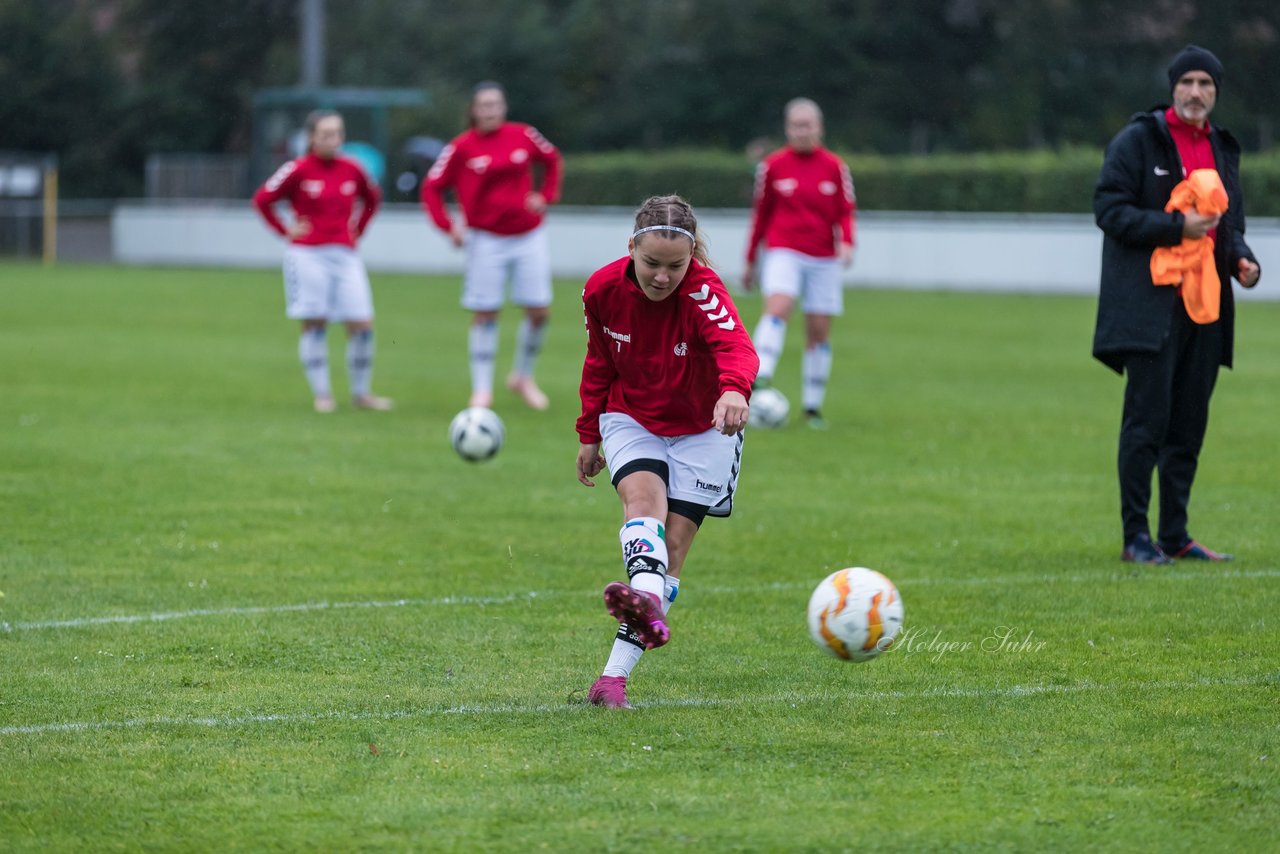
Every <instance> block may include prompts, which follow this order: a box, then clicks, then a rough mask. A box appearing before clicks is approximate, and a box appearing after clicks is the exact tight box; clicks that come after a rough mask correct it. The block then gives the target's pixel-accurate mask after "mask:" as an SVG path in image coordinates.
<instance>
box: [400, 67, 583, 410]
mask: <svg viewBox="0 0 1280 854" xmlns="http://www.w3.org/2000/svg"><path fill="white" fill-rule="evenodd" d="M470 122H471V128H470V129H469V130H467V131H464V132H463V133H461V134H459V135H458V136H457V137H455V138H454V139H453V141H452V142H450V143H449V144H448V145H447V146H445V149H444V151H442V152H441V153H440V158H439V159H438V160H437V161H436V162H435V164H434V165H433V166H432V167H431V171H430V172H428V173H427V180H425V181H423V182H422V204H423V206H424V207H425V208H426V209H427V213H428V215H429V216H430V217H431V219H432V221H434V222H435V224H436V225H437V226H438V227H439V228H440V229H441V230H442V231H444V232H445V233H446V234H448V235H449V239H450V240H451V241H453V245H454V246H455V247H459V248H461V247H464V246H465V247H466V253H467V257H466V273H465V275H464V279H463V287H462V307H463V308H465V309H467V310H468V311H471V312H472V323H471V330H470V332H469V333H468V337H467V349H468V351H469V354H470V359H471V401H470V405H471V406H484V407H488V406H492V405H493V374H494V362H495V360H496V359H497V355H498V310H499V309H500V308H502V301H503V289H504V288H505V287H506V284H507V282H508V280H509V281H510V282H511V297H512V301H513V302H515V303H516V304H517V305H519V306H523V308H524V312H525V316H524V320H523V322H522V323H521V324H520V329H519V331H518V333H517V336H516V354H515V363H514V366H513V368H512V371H511V374H510V376H508V377H507V387H508V388H510V389H511V390H512V391H514V392H515V393H516V394H519V395H520V396H521V397H522V398H523V399H524V401H525V403H527V404H528V405H529V406H531V407H533V408H534V409H546V408H547V406H548V401H547V396H546V395H545V394H543V392H542V389H540V388H538V384H537V383H536V382H535V381H534V378H533V370H534V363H535V362H536V361H537V357H538V352H539V351H540V350H541V349H542V337H543V333H544V331H545V327H546V324H547V318H548V316H549V307H550V305H551V255H550V250H549V249H548V246H547V235H546V231H545V230H544V229H543V228H542V218H543V214H544V213H545V212H546V210H547V206H548V205H551V204H554V203H555V202H556V200H557V199H558V198H559V194H560V152H559V151H557V150H556V147H555V146H554V145H552V144H551V143H550V142H548V141H547V140H546V138H545V137H544V136H543V135H542V134H540V133H538V131H537V130H535V129H534V128H532V127H530V126H529V125H526V124H520V123H518V122H509V121H507V96H506V92H505V90H503V88H502V86H501V85H500V84H498V83H493V82H484V83H478V84H476V86H475V87H474V89H472V94H471V108H470ZM534 164H539V165H541V167H542V182H541V187H540V189H534V187H533V167H534ZM448 188H453V190H454V191H455V192H456V193H457V196H458V203H459V205H460V206H461V208H462V214H463V217H464V221H461V222H460V221H455V220H453V219H451V218H450V216H449V213H448V211H447V210H445V204H444V195H443V194H444V191H445V190H446V189H448Z"/></svg>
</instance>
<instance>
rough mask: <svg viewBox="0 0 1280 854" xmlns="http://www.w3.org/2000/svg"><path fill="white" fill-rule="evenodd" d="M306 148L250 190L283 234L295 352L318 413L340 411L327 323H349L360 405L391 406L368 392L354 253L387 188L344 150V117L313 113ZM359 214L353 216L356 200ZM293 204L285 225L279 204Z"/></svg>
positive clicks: (368, 329)
mask: <svg viewBox="0 0 1280 854" xmlns="http://www.w3.org/2000/svg"><path fill="white" fill-rule="evenodd" d="M305 127H306V131H307V139H308V151H307V153H306V154H304V155H303V156H302V157H299V158H298V159H296V160H291V161H289V162H288V163H286V164H284V165H283V166H281V167H280V168H279V169H278V170H276V173H275V174H274V175H272V176H271V177H270V178H269V179H267V182H266V183H265V184H263V185H262V186H261V187H260V188H258V191H257V192H256V193H254V195H253V204H254V206H255V207H256V208H257V209H258V212H259V213H260V214H262V218H263V219H265V220H266V221H267V225H269V226H271V228H272V229H273V230H275V231H276V232H277V233H279V234H280V235H282V236H284V237H287V238H289V244H290V245H289V248H288V249H287V250H285V255H284V293H285V314H286V315H287V316H288V317H290V318H292V319H294V320H300V321H302V335H301V337H300V338H299V341H298V357H299V358H300V359H301V360H302V369H303V371H304V373H305V374H306V377H307V383H308V384H309V385H310V386H311V394H312V396H313V398H314V406H315V410H316V412H333V411H334V409H336V408H337V405H336V403H335V402H334V399H333V390H332V388H331V387H330V384H329V345H328V340H327V338H326V326H327V324H328V322H329V321H331V320H332V321H343V322H345V323H346V325H347V375H348V377H349V379H350V385H351V400H352V403H354V404H355V406H356V407H357V408H358V409H375V410H386V409H390V408H391V401H390V400H388V399H387V398H385V397H378V396H377V395H375V394H373V393H372V391H370V386H371V385H372V381H373V293H372V291H371V290H370V288H369V275H368V273H366V272H365V268H364V263H363V262H362V261H361V260H360V256H359V255H357V254H356V250H355V246H356V241H357V240H359V239H360V237H361V236H362V235H363V234H364V230H365V228H367V227H368V225H369V221H370V220H371V219H373V215H374V214H375V213H377V211H378V205H379V204H380V203H381V201H382V193H381V192H380V191H379V190H378V187H377V185H376V184H374V183H372V182H371V181H370V180H369V177H368V176H367V175H365V172H364V170H363V169H361V168H360V166H359V165H358V164H357V163H356V162H355V161H354V160H352V159H351V158H349V157H343V156H342V155H341V154H340V153H339V151H340V150H341V148H342V143H343V141H344V139H345V138H346V132H345V129H344V127H343V122H342V116H340V115H338V114H337V113H335V112H333V111H332V110H316V111H315V112H313V113H311V114H310V115H308V116H307V118H306V123H305ZM357 199H359V201H360V205H361V208H360V215H359V217H358V218H357V219H355V221H354V222H353V221H352V216H353V214H354V211H355V203H356V200H357ZM282 201H283V202H288V203H289V204H290V205H291V206H292V207H293V212H294V220H293V223H292V224H291V225H287V226H286V225H285V224H284V222H283V221H282V220H281V219H280V217H279V215H277V214H276V212H275V204H276V203H277V202H282Z"/></svg>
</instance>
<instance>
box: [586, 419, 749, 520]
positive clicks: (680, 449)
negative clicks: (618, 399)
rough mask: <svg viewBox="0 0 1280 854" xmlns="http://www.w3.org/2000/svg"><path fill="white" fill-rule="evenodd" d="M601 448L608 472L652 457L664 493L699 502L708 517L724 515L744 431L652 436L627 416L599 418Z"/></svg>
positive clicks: (735, 487)
mask: <svg viewBox="0 0 1280 854" xmlns="http://www.w3.org/2000/svg"><path fill="white" fill-rule="evenodd" d="M600 436H601V450H602V451H603V453H604V458H605V461H606V463H607V464H608V466H609V471H610V472H611V473H612V472H618V471H621V470H622V469H623V468H624V467H625V466H627V465H628V464H629V463H632V462H636V461H637V460H656V461H658V462H660V463H666V465H667V469H668V478H667V496H668V497H669V498H677V499H679V500H681V501H688V502H689V503H690V504H700V505H702V506H703V507H706V508H708V509H707V515H708V516H728V515H729V513H730V512H732V510H733V499H734V496H735V493H737V491H738V473H739V472H740V471H741V470H742V441H743V435H742V434H741V433H739V434H738V435H736V436H726V435H724V434H723V433H721V432H720V431H718V430H715V429H711V430H707V431H706V432H703V433H694V434H692V435H689V436H655V435H654V434H652V433H650V432H649V431H648V430H646V429H645V428H644V427H643V426H641V425H640V423H639V422H637V421H636V420H635V419H634V418H632V417H631V416H630V415H624V414H622V413H620V412H606V413H604V414H603V415H601V416H600Z"/></svg>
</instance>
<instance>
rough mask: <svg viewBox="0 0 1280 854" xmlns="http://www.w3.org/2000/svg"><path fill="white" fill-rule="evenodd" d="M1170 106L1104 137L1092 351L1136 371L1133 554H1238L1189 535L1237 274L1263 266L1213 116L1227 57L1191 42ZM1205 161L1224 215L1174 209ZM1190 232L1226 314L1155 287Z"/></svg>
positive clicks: (1167, 557)
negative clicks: (1199, 314) (1161, 261)
mask: <svg viewBox="0 0 1280 854" xmlns="http://www.w3.org/2000/svg"><path fill="white" fill-rule="evenodd" d="M1168 72H1169V87H1170V89H1171V90H1172V94H1173V106H1171V107H1168V108H1158V109H1155V110H1152V111H1150V112H1146V113H1137V114H1136V115H1134V116H1133V117H1132V118H1131V119H1130V120H1129V124H1128V125H1126V126H1125V128H1124V129H1123V130H1121V131H1120V133H1118V134H1117V135H1116V136H1115V138H1114V139H1113V140H1112V141H1111V143H1110V145H1108V146H1107V153H1106V159H1105V161H1104V162H1103V164H1102V172H1101V174H1100V175H1099V176H1098V184H1097V187H1096V188H1095V189H1094V195H1093V210H1094V215H1095V218H1096V220H1097V223H1098V227H1099V228H1101V229H1102V231H1103V242H1102V282H1101V289H1100V292H1099V298H1098V320H1097V326H1096V328H1095V330H1094V338H1093V355H1094V356H1095V357H1096V358H1097V359H1099V360H1100V361H1101V362H1103V364H1105V365H1107V366H1108V367H1110V368H1111V369H1112V370H1114V371H1116V372H1117V373H1123V374H1127V376H1128V380H1127V382H1126V385H1125V394H1124V415H1123V419H1122V422H1121V426H1120V453H1119V460H1118V463H1119V465H1118V468H1119V475H1120V515H1121V521H1122V524H1123V529H1124V551H1123V552H1122V553H1121V557H1122V559H1124V560H1127V561H1136V562H1140V563H1152V564H1165V563H1170V562H1172V558H1191V559H1199V560H1230V559H1231V555H1228V554H1222V553H1219V552H1215V551H1213V550H1212V549H1209V548H1206V547H1205V546H1203V545H1201V544H1200V543H1198V542H1196V541H1195V540H1194V539H1192V538H1191V535H1190V534H1188V533H1187V504H1188V501H1189V500H1190V497H1191V484H1192V481H1193V480H1194V479H1195V474H1196V462H1197V459H1198V458H1199V455H1200V446H1201V444H1202V443H1203V441H1204V433H1205V428H1206V426H1207V425H1208V420H1209V398H1210V396H1211V395H1212V394H1213V386H1214V383H1215V382H1216V380H1217V377H1218V366H1219V365H1226V366H1227V367H1228V368H1229V367H1231V357H1232V347H1233V338H1234V325H1235V304H1234V302H1233V300H1232V291H1231V277H1232V276H1234V277H1235V278H1236V279H1237V280H1238V281H1239V282H1240V284H1241V285H1243V286H1244V287H1246V288H1251V287H1253V286H1254V285H1255V284H1257V282H1258V277H1259V275H1260V273H1261V270H1260V268H1259V266H1258V262H1257V260H1256V259H1255V258H1254V257H1253V253H1252V252H1251V251H1250V249H1249V247H1248V245H1247V244H1246V243H1245V242H1244V229H1245V222H1244V200H1243V196H1242V195H1241V192H1240V146H1239V144H1238V143H1237V142H1236V141H1235V139H1234V138H1233V137H1232V136H1231V134H1229V133H1227V131H1225V130H1223V129H1222V128H1219V127H1214V126H1213V125H1211V124H1210V123H1209V121H1208V118H1209V113H1210V112H1211V111H1212V110H1213V106H1214V104H1215V103H1216V101H1217V97H1218V93H1219V92H1220V90H1221V88H1222V76H1223V72H1222V63H1221V62H1219V61H1218V58H1217V57H1216V56H1214V55H1213V54H1212V53H1210V52H1209V51H1207V50H1205V49H1204V48H1200V47H1196V46H1195V45H1188V46H1187V47H1186V48H1184V49H1183V50H1182V52H1180V53H1179V54H1178V55H1177V56H1176V57H1174V59H1173V61H1172V62H1171V63H1170V64H1169V68H1168ZM1198 168H1212V169H1216V170H1217V172H1218V175H1219V176H1220V177H1221V178H1222V184H1223V186H1224V187H1225V189H1226V191H1227V197H1228V200H1229V205H1228V208H1227V211H1226V213H1224V214H1222V215H1221V217H1218V216H1204V215H1201V214H1200V213H1198V212H1197V211H1196V210H1194V209H1192V210H1189V211H1187V212H1186V213H1185V214H1184V213H1181V212H1178V211H1174V212H1173V213H1166V212H1165V210H1164V208H1165V204H1166V203H1167V202H1168V201H1169V196H1170V194H1171V193H1172V192H1173V189H1174V187H1175V186H1176V185H1177V184H1178V183H1179V182H1181V181H1182V180H1183V179H1184V178H1185V177H1186V176H1187V175H1189V174H1190V173H1191V172H1192V171H1194V170H1195V169H1198ZM1184 237H1188V238H1198V237H1209V238H1210V239H1212V240H1213V241H1214V262H1215V266H1216V268H1217V272H1218V278H1219V279H1220V284H1221V288H1222V292H1221V307H1220V314H1219V318H1218V320H1216V321H1213V322H1211V323H1207V324H1199V323H1196V322H1195V321H1193V320H1192V319H1191V317H1190V316H1189V315H1188V314H1187V310H1186V308H1185V307H1184V305H1183V301H1182V296H1181V294H1180V293H1179V290H1180V289H1179V288H1176V287H1158V286H1156V285H1154V284H1153V282H1152V278H1151V253H1152V252H1153V251H1154V250H1155V249H1156V248H1157V247H1160V246H1176V245H1178V244H1180V243H1181V242H1182V239H1183V238H1184ZM1157 469H1158V470H1159V483H1160V527H1159V532H1158V540H1157V541H1154V542H1153V541H1152V539H1151V533H1150V527H1149V525H1148V522H1147V510H1148V507H1149V505H1150V503H1151V475H1152V472H1153V471H1154V470H1157Z"/></svg>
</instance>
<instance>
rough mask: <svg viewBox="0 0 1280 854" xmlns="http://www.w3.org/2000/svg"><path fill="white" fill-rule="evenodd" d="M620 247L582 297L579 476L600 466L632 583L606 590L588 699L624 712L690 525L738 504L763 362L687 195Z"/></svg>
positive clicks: (662, 619)
mask: <svg viewBox="0 0 1280 854" xmlns="http://www.w3.org/2000/svg"><path fill="white" fill-rule="evenodd" d="M627 249H628V253H629V254H628V255H627V256H626V257H624V258H620V259H618V260H617V261H614V262H613V263H612V264H609V265H608V266H606V267H603V268H601V269H599V270H597V271H596V272H595V273H594V274H592V276H591V278H590V279H588V280H587V285H586V287H585V288H584V289H583V293H582V301H583V307H584V310H585V312H586V323H587V356H586V362H585V363H584V364H583V366H582V385H581V387H580V389H579V393H580V396H581V398H582V415H581V416H580V417H579V418H578V424H577V429H578V437H579V439H580V440H581V446H580V447H579V448H578V461H577V466H578V480H579V481H581V482H582V484H583V485H584V486H594V485H595V484H594V483H593V482H592V480H591V478H593V477H595V476H596V475H597V474H599V473H600V472H601V471H602V470H603V469H604V467H605V466H606V465H608V467H609V471H610V473H611V475H612V482H613V486H614V488H615V489H617V491H618V497H619V498H620V499H621V500H622V517H623V525H622V530H621V531H620V532H619V536H620V539H621V544H622V563H623V566H624V567H625V568H626V571H627V577H628V579H629V581H630V583H622V582H614V583H612V584H610V585H608V586H607V587H605V589H604V602H605V607H606V608H607V609H608V611H609V613H610V614H612V615H613V616H614V617H615V618H616V619H617V620H618V622H619V623H620V625H619V627H618V633H617V636H616V637H615V638H614V641H613V651H612V652H611V653H610V655H609V661H608V663H607V664H606V665H605V668H604V674H603V675H602V676H601V677H600V678H599V679H597V680H596V682H595V684H594V685H592V686H591V690H590V691H589V692H588V698H589V699H590V701H591V702H592V703H594V704H596V705H598V706H606V707H609V708H629V705H628V703H627V693H626V688H627V678H628V677H629V676H630V675H631V671H632V669H633V668H634V667H635V665H636V662H638V661H639V660H640V655H641V653H643V652H644V650H646V649H653V648H654V647H658V646H662V645H663V644H665V643H666V642H667V640H668V638H669V637H670V631H669V630H668V628H667V621H666V615H667V611H668V609H669V608H670V607H671V604H672V603H673V602H674V601H675V598H676V593H677V592H678V591H679V588H680V570H681V568H682V567H683V565H684V560H685V557H686V556H687V555H688V553H689V546H690V545H692V543H693V538H694V535H695V534H697V532H698V526H699V525H701V524H702V520H703V519H704V518H705V517H706V516H708V515H711V516H728V515H729V513H730V511H731V510H732V509H733V498H734V491H735V490H736V488H737V482H738V473H739V471H740V469H741V463H742V440H743V436H742V429H743V427H744V426H745V425H746V423H747V399H748V398H749V397H750V395H751V383H752V381H754V380H755V376H756V370H757V369H758V368H759V365H760V361H759V359H758V358H757V357H756V352H755V348H754V347H753V346H752V344H751V337H750V336H749V335H748V334H747V332H746V330H744V329H743V327H742V320H741V318H740V317H739V316H738V311H737V309H736V308H735V307H734V305H733V302H732V300H730V299H729V294H728V291H726V290H725V287H724V284H723V283H722V282H721V281H720V278H719V277H718V276H717V275H716V274H715V273H714V272H713V271H712V270H711V268H710V267H708V266H707V263H708V262H707V255H706V249H705V247H704V246H703V242H702V240H701V237H700V236H699V234H698V222H697V219H696V218H695V217H694V214H693V210H692V208H690V207H689V204H688V203H687V202H686V201H684V199H681V198H680V197H679V196H660V197H655V198H651V199H649V200H648V201H646V202H645V203H644V205H642V206H641V208H640V210H639V211H638V212H637V213H636V220H635V230H634V232H633V233H632V235H631V240H630V241H629V243H628V244H627ZM602 450H603V453H602ZM606 461H607V462H606Z"/></svg>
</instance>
